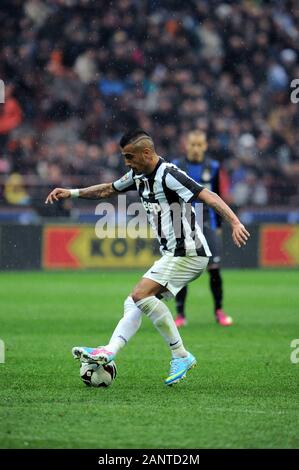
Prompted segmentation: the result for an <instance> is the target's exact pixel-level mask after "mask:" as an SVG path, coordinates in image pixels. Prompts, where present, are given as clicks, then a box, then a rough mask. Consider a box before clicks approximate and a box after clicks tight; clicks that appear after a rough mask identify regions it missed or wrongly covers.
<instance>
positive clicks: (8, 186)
mask: <svg viewBox="0 0 299 470" xmlns="http://www.w3.org/2000/svg"><path fill="white" fill-rule="evenodd" d="M4 198H5V200H6V202H8V203H9V204H18V205H22V206H25V205H28V204H29V202H30V197H29V194H28V193H27V191H26V189H25V187H24V182H23V178H22V176H21V175H19V174H18V173H12V174H11V175H10V176H9V177H8V178H7V180H6V183H5V185H4Z"/></svg>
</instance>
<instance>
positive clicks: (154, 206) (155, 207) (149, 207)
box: [142, 199, 161, 214]
mask: <svg viewBox="0 0 299 470" xmlns="http://www.w3.org/2000/svg"><path fill="white" fill-rule="evenodd" d="M142 204H143V207H144V209H145V210H146V212H150V213H151V212H153V213H154V214H158V213H159V212H161V207H160V204H159V203H158V202H148V201H145V200H144V199H143V200H142Z"/></svg>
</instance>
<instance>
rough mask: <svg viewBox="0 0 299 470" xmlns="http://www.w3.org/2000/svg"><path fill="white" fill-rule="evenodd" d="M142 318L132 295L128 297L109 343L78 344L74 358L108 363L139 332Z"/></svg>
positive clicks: (73, 350) (73, 352) (74, 350)
mask: <svg viewBox="0 0 299 470" xmlns="http://www.w3.org/2000/svg"><path fill="white" fill-rule="evenodd" d="M141 318H142V312H141V311H140V309H139V308H138V307H137V306H136V304H135V302H134V301H133V299H132V297H127V299H126V300H125V303H124V316H123V318H122V319H121V320H120V321H119V323H118V325H117V326H116V328H115V330H114V332H113V334H112V336H111V339H110V341H109V343H108V344H107V345H106V346H99V347H97V348H88V347H85V346H76V347H74V348H73V349H72V354H73V356H74V358H75V359H80V360H81V361H82V362H89V363H96V364H108V362H111V361H112V360H113V359H114V358H115V356H116V354H117V353H118V352H119V351H120V349H122V348H123V347H124V346H125V345H126V344H127V342H128V341H129V340H130V339H131V338H132V336H134V334H135V333H136V332H137V330H138V329H139V327H140V325H141Z"/></svg>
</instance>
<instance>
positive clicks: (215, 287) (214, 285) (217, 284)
mask: <svg viewBox="0 0 299 470" xmlns="http://www.w3.org/2000/svg"><path fill="white" fill-rule="evenodd" d="M209 274H210V288H211V291H212V294H213V299H214V307H215V311H216V310H218V308H222V297H223V291H222V278H221V275H220V269H210V270H209Z"/></svg>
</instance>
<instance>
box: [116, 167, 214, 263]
mask: <svg viewBox="0 0 299 470" xmlns="http://www.w3.org/2000/svg"><path fill="white" fill-rule="evenodd" d="M113 188H114V189H115V190H116V191H118V192H125V191H130V190H137V191H138V193H139V196H140V199H141V202H142V204H143V207H144V209H145V211H146V213H147V217H148V221H149V223H150V225H151V227H152V229H153V231H154V233H155V235H156V237H157V238H158V240H159V243H160V250H161V253H162V254H163V253H165V252H168V253H173V255H174V256H186V255H188V256H211V252H210V249H209V246H208V244H207V241H206V239H205V237H204V235H203V233H202V230H201V228H200V226H199V224H198V223H197V221H196V217H195V211H194V208H193V207H192V204H191V202H192V201H193V200H194V199H196V197H197V195H198V193H199V192H200V191H201V190H202V189H204V187H203V186H201V185H200V184H198V183H196V181H194V180H193V179H192V178H190V177H189V176H188V175H187V174H186V173H185V172H184V171H182V170H180V169H179V168H178V167H177V166H175V165H173V164H172V163H167V162H166V161H165V160H163V158H160V160H159V162H158V164H157V166H156V168H155V170H154V171H153V172H152V173H151V174H150V175H143V174H142V175H137V174H135V173H134V171H133V170H130V171H129V172H128V173H126V174H125V175H124V176H123V177H122V178H120V179H119V180H117V181H115V182H114V183H113Z"/></svg>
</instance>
